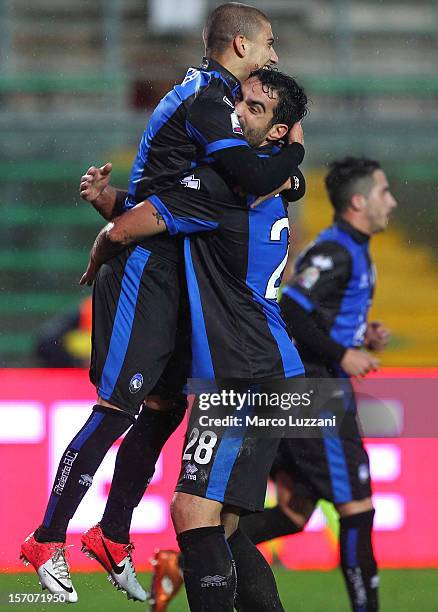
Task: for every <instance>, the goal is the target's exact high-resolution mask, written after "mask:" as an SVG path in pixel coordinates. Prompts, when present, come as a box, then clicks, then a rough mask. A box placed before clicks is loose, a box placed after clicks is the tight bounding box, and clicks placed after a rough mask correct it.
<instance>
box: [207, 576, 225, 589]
mask: <svg viewBox="0 0 438 612" xmlns="http://www.w3.org/2000/svg"><path fill="white" fill-rule="evenodd" d="M201 586H202V587H221V586H227V580H226V578H225V576H221V575H220V574H216V575H215V576H204V577H203V578H201Z"/></svg>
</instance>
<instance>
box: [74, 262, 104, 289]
mask: <svg viewBox="0 0 438 612" xmlns="http://www.w3.org/2000/svg"><path fill="white" fill-rule="evenodd" d="M99 267H100V266H98V265H97V264H96V262H95V261H94V259H92V258H91V257H90V260H89V262H88V266H87V269H86V270H85V272H84V273H83V275H82V276H81V280H80V281H79V284H80V285H88V286H89V287H91V285H92V284H93V283H94V281H95V279H96V275H97V273H98V271H99Z"/></svg>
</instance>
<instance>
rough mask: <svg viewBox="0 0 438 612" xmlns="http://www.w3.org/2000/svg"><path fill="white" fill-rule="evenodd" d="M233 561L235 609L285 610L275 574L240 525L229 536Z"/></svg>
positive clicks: (253, 611) (243, 611)
mask: <svg viewBox="0 0 438 612" xmlns="http://www.w3.org/2000/svg"><path fill="white" fill-rule="evenodd" d="M228 544H229V545H230V549H231V553H232V555H233V559H234V562H235V564H236V574H237V593H236V601H235V604H234V605H235V607H236V610H238V612H284V608H283V606H282V604H281V601H280V596H279V594H278V590H277V585H276V583H275V578H274V574H273V573H272V570H271V568H270V566H269V563H268V562H267V561H266V559H265V558H264V556H263V555H262V554H261V552H260V551H259V550H258V549H257V547H256V545H255V544H253V543H252V542H251V540H250V539H249V538H248V536H247V535H246V534H245V533H243V531H241V530H240V529H237V530H236V531H235V532H234V533H233V534H232V535H231V536H230V537H229V538H228Z"/></svg>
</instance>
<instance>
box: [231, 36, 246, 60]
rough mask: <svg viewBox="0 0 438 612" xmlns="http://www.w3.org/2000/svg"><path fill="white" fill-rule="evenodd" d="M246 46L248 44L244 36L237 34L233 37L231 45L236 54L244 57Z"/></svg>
mask: <svg viewBox="0 0 438 612" xmlns="http://www.w3.org/2000/svg"><path fill="white" fill-rule="evenodd" d="M247 46H248V40H247V38H246V37H245V36H242V35H241V34H238V35H237V36H235V37H234V40H233V47H234V51H235V52H236V55H238V56H239V57H245V55H246V51H247Z"/></svg>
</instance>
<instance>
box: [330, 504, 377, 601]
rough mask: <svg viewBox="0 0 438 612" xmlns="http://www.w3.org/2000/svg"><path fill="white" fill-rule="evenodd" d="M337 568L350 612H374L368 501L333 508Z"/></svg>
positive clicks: (374, 569)
mask: <svg viewBox="0 0 438 612" xmlns="http://www.w3.org/2000/svg"><path fill="white" fill-rule="evenodd" d="M336 508H337V510H338V512H339V514H340V534H339V548H340V558H341V568H342V572H343V574H344V579H345V584H346V586H347V590H348V593H349V596H350V601H351V607H352V610H353V611H354V612H362V610H364V611H365V612H375V611H376V610H378V607H379V605H378V587H379V576H378V569H377V563H376V559H375V557H374V552H373V543H372V529H373V519H374V512H375V511H374V508H373V504H372V500H371V498H370V497H368V498H365V499H362V500H356V501H352V502H349V503H345V504H337V505H336Z"/></svg>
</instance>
